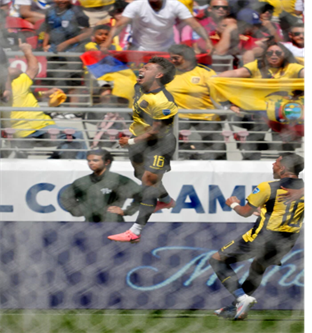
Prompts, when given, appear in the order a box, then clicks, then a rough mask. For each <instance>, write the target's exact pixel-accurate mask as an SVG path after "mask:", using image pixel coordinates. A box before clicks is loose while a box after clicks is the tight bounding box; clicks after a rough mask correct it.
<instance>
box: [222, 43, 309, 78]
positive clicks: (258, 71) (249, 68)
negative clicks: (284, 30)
mask: <svg viewBox="0 0 312 333" xmlns="http://www.w3.org/2000/svg"><path fill="white" fill-rule="evenodd" d="M218 76H220V77H242V78H255V79H258V78H263V79H280V78H289V79H290V78H304V67H303V66H302V65H300V64H298V62H297V61H296V59H295V58H294V56H293V54H292V53H291V52H290V51H289V50H288V49H287V48H286V47H285V46H284V45H283V44H281V43H276V42H273V43H270V44H269V46H268V47H267V48H266V49H265V51H264V53H263V56H262V59H261V60H255V61H253V62H251V63H249V64H246V65H244V67H242V68H239V69H235V70H231V71H226V72H223V73H221V74H219V75H218Z"/></svg>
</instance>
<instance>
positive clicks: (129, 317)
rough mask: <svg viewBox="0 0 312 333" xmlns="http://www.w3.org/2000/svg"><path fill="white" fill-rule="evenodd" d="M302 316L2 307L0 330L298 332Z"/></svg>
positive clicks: (49, 332)
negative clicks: (231, 316)
mask: <svg viewBox="0 0 312 333" xmlns="http://www.w3.org/2000/svg"><path fill="white" fill-rule="evenodd" d="M303 316H304V314H303V311H276V310H275V311H273V310H272V311H255V310H254V311H253V310H252V311H250V313H249V316H248V318H247V319H246V320H244V321H235V322H234V321H229V320H224V319H220V318H217V317H216V316H215V315H214V314H213V311H202V310H198V311H173V310H170V311H169V310H168V311H159V310H157V311H141V310H133V311H121V310H63V311H60V310H49V311H48V310H46V311H43V310H42V311H39V310H2V311H1V312H0V333H26V332H27V333H119V332H120V333H205V332H209V333H235V332H239V333H262V332H265V333H301V332H304V324H303V322H304V317H303Z"/></svg>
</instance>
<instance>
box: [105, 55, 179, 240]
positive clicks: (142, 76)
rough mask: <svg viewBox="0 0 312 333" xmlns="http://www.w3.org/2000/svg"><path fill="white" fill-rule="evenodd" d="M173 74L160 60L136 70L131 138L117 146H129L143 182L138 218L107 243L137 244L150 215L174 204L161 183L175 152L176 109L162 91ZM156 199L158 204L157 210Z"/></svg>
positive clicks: (168, 64)
mask: <svg viewBox="0 0 312 333" xmlns="http://www.w3.org/2000/svg"><path fill="white" fill-rule="evenodd" d="M174 75H175V67H174V65H173V64H172V63H171V62H169V61H168V60H166V59H164V58H161V57H154V58H152V59H151V60H150V61H149V62H148V63H147V64H146V65H145V66H144V67H143V68H141V69H140V70H139V76H138V80H137V84H136V85H135V97H134V104H133V123H132V124H131V126H130V131H131V132H132V134H133V137H132V138H131V139H129V138H127V137H122V138H121V139H120V140H119V143H120V145H121V146H123V147H128V149H129V157H130V160H131V163H132V165H133V167H134V170H135V171H134V174H135V176H136V177H137V178H139V179H141V180H142V186H143V189H142V202H141V205H140V208H139V215H138V218H137V220H136V222H135V223H134V224H133V226H132V227H131V228H130V230H127V231H126V232H124V233H121V234H117V235H112V236H109V237H108V238H109V239H110V240H114V241H118V242H139V241H140V234H141V231H142V229H143V227H144V226H145V224H146V223H147V221H148V219H149V218H150V216H151V214H152V213H153V212H154V211H155V210H158V209H162V208H171V207H174V205H175V202H174V200H173V199H172V198H171V197H170V196H169V195H168V193H167V191H166V190H165V188H164V186H163V185H162V181H161V180H162V177H163V175H164V173H165V172H167V171H170V160H171V159H172V156H173V154H174V151H175V149H176V138H175V136H174V135H173V121H174V116H175V115H176V114H177V113H178V107H177V105H176V104H175V102H174V99H173V97H172V95H171V94H170V93H169V92H168V91H167V90H166V89H165V85H166V84H167V83H169V82H171V81H172V79H173V78H174ZM157 198H160V202H159V204H158V205H157V207H156V204H157Z"/></svg>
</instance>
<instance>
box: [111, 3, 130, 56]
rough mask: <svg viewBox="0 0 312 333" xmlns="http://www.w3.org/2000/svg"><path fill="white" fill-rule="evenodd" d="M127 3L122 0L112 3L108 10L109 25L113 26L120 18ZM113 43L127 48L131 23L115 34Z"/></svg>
mask: <svg viewBox="0 0 312 333" xmlns="http://www.w3.org/2000/svg"><path fill="white" fill-rule="evenodd" d="M127 5H128V3H127V2H125V1H124V0H116V1H115V2H114V5H113V9H112V10H111V11H110V12H109V15H110V16H111V20H110V25H111V26H112V27H113V26H114V25H116V23H117V22H119V21H120V20H121V19H122V13H123V11H124V10H125V8H126V7H127ZM113 41H114V44H115V45H119V46H120V47H121V49H122V50H127V49H128V47H129V42H130V41H131V25H130V24H128V25H127V26H125V27H124V28H123V29H122V31H121V32H120V34H119V35H117V36H115V37H114V39H113Z"/></svg>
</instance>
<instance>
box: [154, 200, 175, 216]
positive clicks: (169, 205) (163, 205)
mask: <svg viewBox="0 0 312 333" xmlns="http://www.w3.org/2000/svg"><path fill="white" fill-rule="evenodd" d="M175 205H176V202H175V201H174V200H173V199H171V200H170V202H169V203H165V202H161V201H157V205H156V207H155V209H154V213H156V212H158V211H159V210H161V209H164V208H168V209H169V208H173V207H174V206H175Z"/></svg>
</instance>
